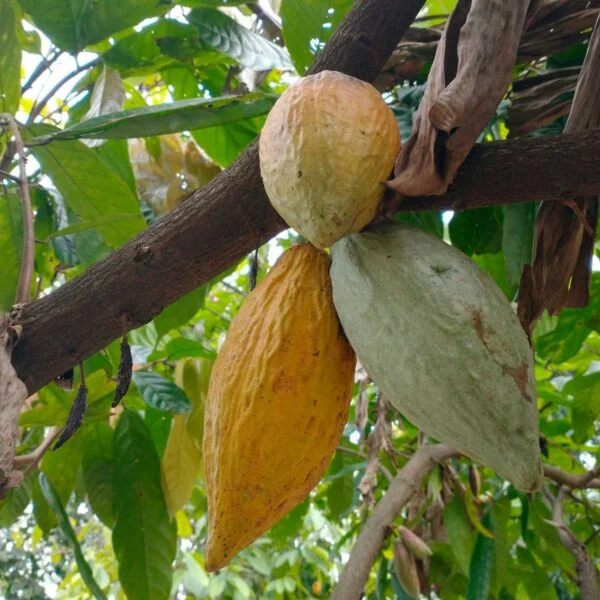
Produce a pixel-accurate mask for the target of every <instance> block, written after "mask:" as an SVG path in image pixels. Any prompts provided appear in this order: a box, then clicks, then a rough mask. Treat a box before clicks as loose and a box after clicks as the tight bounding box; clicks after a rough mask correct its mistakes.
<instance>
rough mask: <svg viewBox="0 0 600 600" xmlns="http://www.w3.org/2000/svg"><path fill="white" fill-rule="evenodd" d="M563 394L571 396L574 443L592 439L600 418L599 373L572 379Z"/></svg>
mask: <svg viewBox="0 0 600 600" xmlns="http://www.w3.org/2000/svg"><path fill="white" fill-rule="evenodd" d="M564 392H565V393H567V394H569V395H571V396H573V402H572V405H571V406H572V408H571V411H572V417H571V420H572V423H573V430H574V434H573V437H574V440H575V442H576V443H578V444H582V443H583V442H585V441H586V440H588V439H591V438H592V437H593V435H594V431H595V423H596V420H597V419H598V416H600V372H599V373H592V374H591V375H587V376H578V377H574V378H573V379H572V380H571V381H569V382H568V383H567V384H566V385H565V387H564Z"/></svg>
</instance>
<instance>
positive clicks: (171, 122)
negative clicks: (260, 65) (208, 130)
mask: <svg viewBox="0 0 600 600" xmlns="http://www.w3.org/2000/svg"><path fill="white" fill-rule="evenodd" d="M276 99H277V96H276V95H275V94H263V93H260V92H253V93H251V94H246V95H244V96H227V97H220V98H191V99H190V100H180V101H178V102H170V103H169V104H160V105H158V106H145V107H143V108H133V109H131V110H123V111H120V112H117V113H111V114H108V115H103V116H101V117H96V118H94V119H89V120H88V121H83V122H81V123H77V125H73V127H68V128H67V129H61V130H55V131H53V132H52V133H46V134H45V135H44V134H41V132H40V134H38V137H37V138H35V139H34V140H30V141H29V144H30V145H32V151H33V152H34V154H36V156H37V153H38V152H40V150H41V149H42V148H43V146H38V145H36V144H47V143H48V142H50V141H54V140H75V139H79V138H86V139H94V138H100V139H118V138H134V137H150V136H154V135H163V134H166V133H177V132H180V131H189V130H192V129H201V128H204V127H215V126H217V125H224V124H226V123H233V122H234V121H240V120H244V119H249V118H251V117H256V116H258V115H264V114H266V113H268V112H269V110H270V108H271V107H272V106H273V104H274V103H275V100H276ZM38 127H39V126H38ZM61 146H62V144H61ZM53 147H54V146H53ZM57 187H58V186H57Z"/></svg>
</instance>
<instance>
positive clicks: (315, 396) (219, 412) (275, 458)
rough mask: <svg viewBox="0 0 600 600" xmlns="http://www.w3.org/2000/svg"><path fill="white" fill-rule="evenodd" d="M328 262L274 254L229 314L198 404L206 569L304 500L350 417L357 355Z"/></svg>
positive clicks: (301, 253) (306, 250)
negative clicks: (338, 304) (201, 428)
mask: <svg viewBox="0 0 600 600" xmlns="http://www.w3.org/2000/svg"><path fill="white" fill-rule="evenodd" d="M329 267H330V259H329V257H328V256H327V254H325V253H324V252H322V251H320V250H317V249H316V248H314V247H313V246H310V245H308V244H302V245H298V246H294V247H293V248H291V249H290V250H288V251H287V252H285V253H284V254H283V256H282V257H281V258H280V259H279V260H278V261H277V263H276V264H275V266H274V267H273V268H272V269H271V271H270V272H269V273H268V275H267V276H266V277H265V278H264V279H263V281H261V283H260V284H259V285H258V286H257V287H256V288H255V290H254V291H253V292H252V293H251V294H250V296H248V298H247V299H246V301H245V303H244V305H243V306H242V308H241V309H240V311H239V313H238V314H237V315H236V317H235V318H234V319H233V321H232V323H231V326H230V328H229V332H228V334H227V338H226V340H225V342H224V344H223V347H222V348H221V350H220V352H219V355H218V357H217V359H216V361H215V364H214V367H213V370H212V373H211V379H210V384H209V390H208V397H207V400H206V406H205V422H204V442H203V446H204V470H205V482H206V491H207V497H208V540H207V543H206V548H205V565H206V568H207V570H209V571H213V570H215V569H219V568H221V567H223V566H224V565H226V564H227V563H228V562H229V561H230V560H231V558H233V557H234V556H235V555H236V554H237V553H238V552H239V551H240V550H241V549H242V548H244V547H245V546H247V545H248V544H250V543H251V542H253V541H254V540H255V539H256V538H257V537H258V536H259V535H261V534H262V533H264V532H265V531H266V530H267V529H268V528H269V527H271V525H273V524H274V523H276V522H277V521H278V520H279V519H281V518H282V517H283V516H284V515H286V514H287V513H288V512H289V511H290V510H291V509H292V508H294V507H295V506H296V505H297V504H298V503H299V502H301V501H302V500H304V498H306V496H307V495H308V493H309V492H310V491H311V490H312V489H313V487H314V486H315V485H316V484H317V483H318V482H319V480H320V479H321V477H322V476H323V474H324V473H325V471H326V469H327V466H328V464H329V462H330V460H331V458H332V456H333V453H334V452H335V449H336V447H337V445H338V442H339V438H340V436H341V434H342V431H343V428H344V425H345V423H346V420H347V417H348V408H349V404H350V399H351V397H352V387H353V383H354V368H355V364H356V357H355V355H354V351H353V350H352V348H351V346H350V344H349V342H348V340H347V339H346V337H345V336H344V333H343V331H342V328H341V325H340V323H339V320H338V318H337V315H336V313H335V309H334V306H333V299H332V291H331V280H330V277H329Z"/></svg>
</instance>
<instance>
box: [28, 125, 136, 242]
mask: <svg viewBox="0 0 600 600" xmlns="http://www.w3.org/2000/svg"><path fill="white" fill-rule="evenodd" d="M100 118H102V117H100ZM89 122H90V121H86V123H89ZM29 129H30V131H31V133H33V134H36V133H43V132H48V131H52V130H54V131H57V130H55V128H53V127H50V126H46V125H34V126H31V127H30V128H29ZM31 151H32V153H33V154H34V156H35V157H36V159H37V160H38V161H39V163H40V164H41V166H42V170H43V172H44V173H45V174H46V175H48V177H50V179H52V182H53V183H54V185H55V186H56V187H57V189H58V190H59V192H60V193H61V194H62V196H63V198H64V201H65V203H66V205H67V206H68V207H70V208H71V209H72V210H73V211H74V212H75V213H76V214H77V216H78V217H79V218H80V219H82V220H83V221H93V220H94V219H97V218H99V217H108V216H116V215H124V214H127V215H131V217H130V218H126V219H121V220H120V221H117V222H110V223H107V224H101V225H99V227H98V230H99V232H100V233H101V234H102V236H103V237H104V238H105V239H106V241H107V242H108V243H109V244H110V245H111V246H112V247H117V246H120V245H121V244H122V243H123V242H125V241H126V240H128V239H129V238H131V237H133V236H134V235H135V234H136V233H138V232H140V231H141V230H142V229H144V228H145V226H146V223H145V222H144V219H143V217H142V215H141V213H140V207H139V203H138V200H137V198H136V196H135V195H134V194H133V193H132V192H131V190H130V189H129V188H128V186H127V185H126V184H125V182H124V181H123V180H122V179H121V177H119V175H118V174H117V173H115V172H114V171H113V170H111V169H109V168H108V167H107V166H106V164H105V163H104V162H103V161H102V159H101V158H100V156H99V155H98V153H97V152H96V151H94V150H92V149H91V148H88V147H87V146H85V145H84V144H82V143H81V142H78V141H70V142H61V143H60V144H50V145H47V146H36V147H34V148H32V149H31Z"/></svg>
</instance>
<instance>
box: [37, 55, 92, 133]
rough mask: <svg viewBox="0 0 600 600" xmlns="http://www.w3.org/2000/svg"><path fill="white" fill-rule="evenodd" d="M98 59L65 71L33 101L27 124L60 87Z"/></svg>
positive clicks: (90, 66)
mask: <svg viewBox="0 0 600 600" xmlns="http://www.w3.org/2000/svg"><path fill="white" fill-rule="evenodd" d="M99 60H100V59H98V58H95V59H94V60H90V61H89V62H87V63H85V64H83V65H79V66H78V67H77V68H76V69H75V70H73V71H71V72H70V73H67V75H65V76H64V77H63V78H62V79H61V80H60V81H59V82H58V83H56V85H54V86H53V87H52V89H51V90H50V91H49V92H48V93H47V94H46V95H45V96H44V97H43V98H42V99H41V100H38V101H37V102H36V103H35V105H34V107H33V108H32V109H31V112H30V113H29V118H28V119H27V124H28V125H29V124H31V123H33V122H34V121H35V119H36V117H37V116H38V115H39V114H40V113H41V112H42V111H43V110H44V108H45V107H46V105H47V104H48V102H50V100H51V99H52V97H53V96H54V94H56V92H58V90H60V88H61V87H62V86H63V85H65V84H66V83H68V82H69V81H70V80H71V79H73V77H76V76H77V75H79V73H82V72H83V71H87V70H88V69H91V68H93V67H95V66H96V65H97V64H98V61H99Z"/></svg>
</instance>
